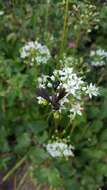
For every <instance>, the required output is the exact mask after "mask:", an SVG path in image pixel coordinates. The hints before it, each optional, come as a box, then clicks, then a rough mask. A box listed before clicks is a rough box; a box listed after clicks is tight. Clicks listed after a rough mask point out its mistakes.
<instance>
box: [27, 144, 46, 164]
mask: <svg viewBox="0 0 107 190" xmlns="http://www.w3.org/2000/svg"><path fill="white" fill-rule="evenodd" d="M48 157H49V155H48V154H47V152H45V150H44V149H43V148H37V147H33V148H31V149H30V152H29V158H30V160H31V161H32V162H33V163H35V164H40V163H42V162H44V161H46V160H47V159H48Z"/></svg>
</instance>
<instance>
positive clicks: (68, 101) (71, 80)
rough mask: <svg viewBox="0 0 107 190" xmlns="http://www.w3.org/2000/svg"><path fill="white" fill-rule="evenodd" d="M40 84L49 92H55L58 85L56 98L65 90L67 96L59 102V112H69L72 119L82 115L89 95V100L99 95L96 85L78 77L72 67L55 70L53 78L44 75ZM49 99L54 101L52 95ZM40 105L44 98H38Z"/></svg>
mask: <svg viewBox="0 0 107 190" xmlns="http://www.w3.org/2000/svg"><path fill="white" fill-rule="evenodd" d="M38 83H39V84H38V85H39V88H44V89H47V90H48V89H49V92H50V91H51V92H53V88H54V85H55V84H57V89H56V90H55V94H56V97H58V94H59V93H60V89H64V90H65V92H66V94H65V95H64V96H63V98H61V99H59V102H58V103H59V104H60V108H59V111H60V112H61V111H62V110H67V111H68V112H69V115H70V118H72V119H74V118H75V116H76V114H78V115H82V111H83V107H82V105H83V103H84V102H83V99H84V97H86V96H87V95H88V96H89V98H92V96H97V95H98V94H99V90H98V88H97V87H96V86H95V84H94V85H93V84H92V83H91V84H89V85H88V84H87V83H86V82H84V81H83V80H82V78H81V77H78V76H77V74H76V73H75V72H74V70H73V68H72V67H64V68H62V69H61V70H55V71H54V72H53V75H51V76H48V75H43V76H42V77H41V78H39V79H38ZM49 98H50V100H52V99H53V95H52V94H50V95H49ZM44 100H45V99H44ZM38 103H39V104H42V103H43V97H42V98H41V97H38ZM49 103H50V102H49ZM50 104H51V103H50Z"/></svg>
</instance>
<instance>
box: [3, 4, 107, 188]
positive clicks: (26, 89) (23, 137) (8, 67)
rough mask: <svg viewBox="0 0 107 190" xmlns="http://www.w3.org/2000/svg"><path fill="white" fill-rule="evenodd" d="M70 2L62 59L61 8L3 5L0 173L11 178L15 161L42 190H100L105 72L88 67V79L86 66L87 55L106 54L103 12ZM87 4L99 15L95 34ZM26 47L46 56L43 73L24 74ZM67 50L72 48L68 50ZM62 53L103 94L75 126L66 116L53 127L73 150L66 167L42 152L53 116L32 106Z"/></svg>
mask: <svg viewBox="0 0 107 190" xmlns="http://www.w3.org/2000/svg"><path fill="white" fill-rule="evenodd" d="M68 2H69V7H68V12H67V16H68V19H67V27H68V28H67V30H66V31H65V33H66V35H65V36H64V38H65V43H64V44H63V46H64V47H63V49H64V50H65V51H64V52H61V43H62V38H63V29H64V26H63V25H64V15H65V5H66V1H57V0H52V1H50V3H48V1H42V0H41V1H37V0H31V1H30V0H26V1H25V0H18V1H17V0H16V1H3V0H1V1H0V8H1V10H3V11H4V14H3V15H0V171H1V170H3V171H5V172H7V171H8V170H11V168H12V165H14V163H15V162H17V160H19V159H20V158H22V157H23V156H24V155H27V161H28V163H29V165H31V166H32V168H33V169H32V178H33V179H35V178H37V179H38V181H39V182H40V183H47V184H49V185H50V186H53V187H55V188H60V187H63V188H64V189H65V190H98V188H99V187H100V186H102V184H103V178H104V177H107V89H106V85H107V65H106V66H105V67H100V68H92V67H91V66H90V65H89V70H88V71H87V68H88V66H87V64H88V62H89V54H90V50H91V49H93V48H95V47H97V46H100V47H102V48H105V50H107V47H106V43H107V38H106V36H107V22H106V20H107V4H106V3H105V4H103V3H102V2H101V1H85V0H84V1H76V0H73V1H71V0H69V1H68ZM90 2H91V3H92V5H96V11H97V12H98V13H99V14H98V19H100V22H99V23H97V24H98V26H99V28H98V29H95V26H96V23H93V19H92V20H90V19H89V17H88V19H89V20H88V19H87V17H86V13H84V10H87V11H89V9H88V8H87V3H88V4H89V3H90ZM77 4H79V5H80V10H79V11H78V10H77V12H76V10H75V9H74V8H73V5H77ZM73 11H74V12H73ZM72 14H73V15H72ZM80 14H82V15H83V16H84V14H85V16H84V17H85V18H84V22H83V24H82V25H80V21H81V20H78V18H79V19H81V17H80V16H81V15H80ZM87 14H88V13H87ZM74 15H75V16H74ZM31 40H39V41H41V42H42V43H46V45H47V46H48V47H49V48H50V50H51V54H52V56H53V57H52V58H55V59H52V60H51V61H50V62H49V64H48V65H47V66H46V67H45V66H42V67H41V68H38V66H37V65H35V66H34V67H30V66H26V65H25V64H24V63H23V61H22V60H21V58H20V48H21V47H22V46H23V44H25V43H26V42H27V41H31ZM69 42H74V43H75V44H76V47H75V48H74V49H73V48H69V47H68V44H69ZM60 52H61V53H62V54H61V55H60ZM63 53H66V54H67V55H70V56H72V57H74V60H81V59H82V60H83V61H81V63H79V65H78V66H77V67H78V68H82V72H83V73H84V72H85V73H86V75H87V79H88V80H89V82H90V81H91V80H92V82H96V83H97V84H98V85H99V86H101V87H102V88H101V96H100V97H99V98H95V99H94V100H93V101H92V102H91V103H89V102H88V103H86V105H85V110H84V113H83V115H82V116H81V117H80V116H78V117H76V119H75V120H74V121H73V123H72V124H71V123H70V121H69V119H68V118H67V117H66V115H64V116H63V117H61V118H59V119H58V120H56V121H57V126H58V127H59V130H60V132H62V131H63V130H64V129H65V128H66V132H65V133H64V135H65V136H64V137H66V133H67V134H69V139H70V143H71V144H72V145H74V147H75V150H74V157H72V158H68V160H66V159H65V158H62V159H60V158H59V159H54V158H51V157H50V156H49V155H48V153H47V152H46V150H45V144H46V143H47V142H48V140H49V138H50V135H51V134H52V133H53V131H54V130H55V127H56V121H54V118H53V116H52V115H51V113H50V110H49V109H48V108H44V107H42V106H38V104H37V101H36V87H37V86H36V84H37V79H38V76H39V75H40V74H41V73H42V72H45V73H47V72H49V73H52V72H53V69H54V68H55V67H56V68H58V67H59V65H58V62H57V60H58V58H59V57H60V56H61V57H62V56H63ZM89 63H90V62H89ZM106 64H107V63H106ZM89 71H90V72H89ZM89 75H90V77H89ZM68 126H69V127H68ZM67 127H68V128H67ZM59 136H60V134H59Z"/></svg>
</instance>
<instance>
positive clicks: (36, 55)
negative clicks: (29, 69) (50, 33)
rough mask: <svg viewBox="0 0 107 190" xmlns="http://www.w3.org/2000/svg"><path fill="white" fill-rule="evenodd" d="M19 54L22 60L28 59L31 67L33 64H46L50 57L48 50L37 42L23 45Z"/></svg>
mask: <svg viewBox="0 0 107 190" xmlns="http://www.w3.org/2000/svg"><path fill="white" fill-rule="evenodd" d="M20 54H21V55H20V56H21V58H22V59H28V61H30V65H33V64H34V63H35V62H36V63H37V64H41V63H43V64H46V63H47V61H48V60H49V59H50V57H51V55H50V51H49V49H48V48H47V47H46V46H45V45H41V44H40V43H38V42H37V41H35V42H33V41H31V42H28V43H27V44H25V46H24V47H22V49H21V53H20Z"/></svg>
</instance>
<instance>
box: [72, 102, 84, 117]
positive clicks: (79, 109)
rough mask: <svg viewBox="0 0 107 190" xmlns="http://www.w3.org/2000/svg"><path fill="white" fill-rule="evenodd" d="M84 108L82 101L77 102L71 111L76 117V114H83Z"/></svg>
mask: <svg viewBox="0 0 107 190" xmlns="http://www.w3.org/2000/svg"><path fill="white" fill-rule="evenodd" d="M82 110H83V108H82V107H81V105H80V103H76V104H74V105H72V107H71V109H70V113H71V115H72V116H73V117H75V116H76V115H82Z"/></svg>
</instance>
